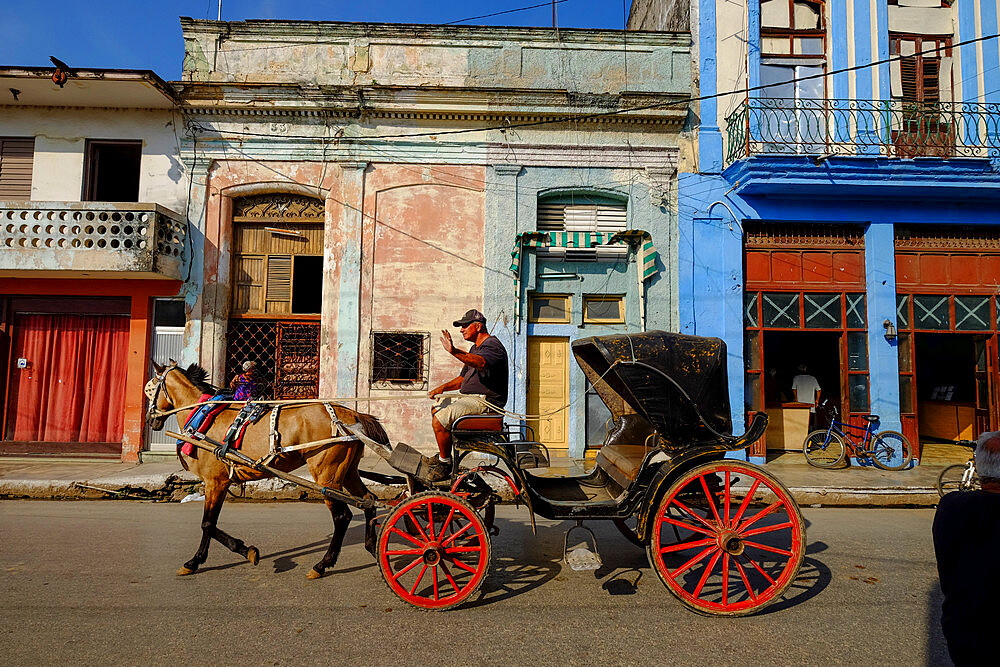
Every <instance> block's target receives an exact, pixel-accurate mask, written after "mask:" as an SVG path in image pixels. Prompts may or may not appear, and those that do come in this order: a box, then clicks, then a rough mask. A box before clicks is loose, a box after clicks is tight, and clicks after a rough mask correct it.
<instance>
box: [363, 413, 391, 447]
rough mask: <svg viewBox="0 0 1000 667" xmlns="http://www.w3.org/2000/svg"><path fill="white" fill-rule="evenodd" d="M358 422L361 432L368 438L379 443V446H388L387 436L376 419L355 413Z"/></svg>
mask: <svg viewBox="0 0 1000 667" xmlns="http://www.w3.org/2000/svg"><path fill="white" fill-rule="evenodd" d="M357 415H358V422H359V423H360V424H361V430H362V431H364V434H365V435H367V436H368V437H369V438H371V439H372V440H374V441H375V442H377V443H379V444H380V445H388V444H389V435H388V434H387V433H386V432H385V429H384V428H382V424H381V423H380V422H379V420H378V418H377V417H375V416H374V415H368V414H365V413H363V412H359V413H357Z"/></svg>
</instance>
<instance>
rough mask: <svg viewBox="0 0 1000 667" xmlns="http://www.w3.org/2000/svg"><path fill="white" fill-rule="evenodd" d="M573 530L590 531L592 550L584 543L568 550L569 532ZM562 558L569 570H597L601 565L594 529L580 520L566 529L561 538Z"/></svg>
mask: <svg viewBox="0 0 1000 667" xmlns="http://www.w3.org/2000/svg"><path fill="white" fill-rule="evenodd" d="M574 530H585V531H587V532H588V533H590V541H591V542H593V544H594V550H593V551H591V550H590V549H589V548H587V545H586V543H584V546H581V547H577V548H575V549H573V551H569V534H570V533H572V532H573V531H574ZM563 560H564V561H566V564H567V565H569V567H570V569H571V570H575V571H577V572H583V571H586V570H597V569H599V568H600V567H601V565H602V563H601V557H600V555H598V553H597V537H595V536H594V531H592V530H591V529H590V528H587V527H586V526H584V525H583V521H582V520H577V522H576V525H575V526H573V527H572V528H570V529H569V530H567V531H566V536H565V537H564V538H563Z"/></svg>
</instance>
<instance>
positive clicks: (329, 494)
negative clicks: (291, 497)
mask: <svg viewBox="0 0 1000 667" xmlns="http://www.w3.org/2000/svg"><path fill="white" fill-rule="evenodd" d="M164 433H165V434H166V435H167V436H169V437H171V438H177V439H178V440H182V441H184V442H187V443H189V444H191V445H193V446H195V447H197V448H198V449H202V450H204V451H206V452H212V453H214V452H215V451H216V449H217V446H213V444H212V443H207V442H205V441H202V440H195V439H194V438H191V437H189V436H186V435H183V434H181V433H174V432H173V431H164ZM215 444H216V445H217V443H215ZM220 460H222V461H225V462H226V463H232V464H234V465H238V466H243V467H245V468H252V469H253V470H256V471H258V472H262V473H267V474H268V475H271V476H272V477H277V478H278V479H281V480H284V481H286V482H291V483H292V484H295V485H296V486H301V487H304V488H306V489H309V490H310V491H315V492H316V493H319V494H321V495H322V496H324V497H325V498H330V499H331V500H339V501H341V502H345V503H347V504H348V505H351V506H352V507H357V508H358V509H363V510H366V509H372V508H374V507H376V506H377V505H378V501H376V500H375V499H374V498H358V497H357V496H352V495H351V494H349V493H346V492H344V491H340V490H338V489H331V488H330V487H328V486H322V485H320V484H317V483H315V482H313V481H311V480H308V479H306V478H305V477H299V476H298V475H293V474H291V473H288V472H284V471H283V470H278V469H277V468H274V467H272V466H269V465H266V464H264V463H258V462H256V461H252V460H250V459H248V458H247V457H245V456H243V455H242V454H234V453H233V452H226V453H225V454H224V455H223V457H222V458H221V459H220Z"/></svg>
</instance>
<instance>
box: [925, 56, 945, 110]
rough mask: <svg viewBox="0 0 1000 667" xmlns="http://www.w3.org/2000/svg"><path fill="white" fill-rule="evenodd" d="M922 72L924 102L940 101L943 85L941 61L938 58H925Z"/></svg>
mask: <svg viewBox="0 0 1000 667" xmlns="http://www.w3.org/2000/svg"><path fill="white" fill-rule="evenodd" d="M923 61H924V62H923V68H922V72H921V79H922V80H921V82H920V83H921V86H920V87H921V88H922V91H921V92H922V93H923V95H922V99H921V101H922V102H940V101H941V86H940V76H939V73H940V71H941V61H940V60H938V59H937V58H924V59H923Z"/></svg>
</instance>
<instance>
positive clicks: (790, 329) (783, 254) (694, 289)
mask: <svg viewBox="0 0 1000 667" xmlns="http://www.w3.org/2000/svg"><path fill="white" fill-rule="evenodd" d="M657 4H659V9H660V11H659V14H657V12H655V11H651V10H650V6H652V5H657ZM742 10H743V11H742V12H740V11H739V8H738V4H737V5H734V3H731V2H716V0H692V2H691V4H690V6H688V5H687V3H672V2H662V3H644V2H639V1H638V0H637V2H636V3H634V4H633V8H632V12H633V23H632V24H630V27H633V28H639V29H642V28H657V27H662V24H663V22H664V21H667V20H672V21H674V23H675V24H676V23H677V21H678V19H677V16H678V15H679V14H682V13H683V12H684V11H688V12H689V16H697V17H698V20H697V21H696V22H695V23H696V25H692V34H693V36H694V39H695V46H696V53H697V56H696V61H697V65H696V66H697V70H698V81H699V82H700V89H697V90H696V96H698V97H699V98H700V99H699V101H698V102H697V103H696V104H695V106H694V114H693V115H692V117H693V118H694V119H695V120H694V121H693V124H692V131H693V133H694V135H695V136H696V142H695V146H694V148H693V152H694V153H695V155H696V164H697V168H696V169H692V170H691V171H690V173H681V174H680V175H679V185H678V207H679V214H678V218H679V248H678V255H679V260H678V266H679V270H678V281H679V286H678V288H679V297H678V304H679V309H680V312H679V325H680V331H681V332H683V333H691V334H698V335H707V336H718V337H721V338H723V339H724V340H725V341H726V343H727V346H728V350H729V378H730V385H731V386H730V396H731V402H732V406H733V415H732V416H733V422H734V428H738V425H739V424H742V423H744V420H745V417H746V415H747V413H748V412H750V411H754V410H767V411H768V413H769V415H770V417H771V427H770V428H769V430H768V435H767V437H766V443H760V444H759V445H758V446H757V447H755V448H754V449H752V450H750V452H749V453H748V456H749V458H750V459H751V460H754V461H757V462H763V461H764V460H765V459H766V457H768V456H773V455H775V454H779V453H781V451H783V450H796V449H797V450H799V451H801V444H802V437H803V435H804V433H805V432H806V431H807V429H808V428H810V427H814V426H816V425H817V421H820V422H821V421H822V415H821V416H820V419H819V420H817V418H816V416H815V415H814V416H810V415H809V412H808V408H807V406H804V405H801V404H800V403H801V399H802V397H796V396H795V394H794V392H792V389H791V385H792V380H793V377H794V376H795V375H797V374H802V373H808V374H811V375H813V376H815V377H816V378H817V379H818V380H819V384H820V386H821V388H822V391H821V397H822V398H827V399H829V400H830V403H831V404H832V405H835V406H836V407H837V408H838V409H839V411H840V414H841V415H842V416H843V417H846V418H847V419H849V420H850V421H851V422H853V423H859V424H860V423H864V422H863V417H864V415H867V414H872V413H874V414H877V415H879V416H880V420H881V421H880V428H882V429H895V430H901V431H903V432H904V433H905V434H906V435H907V436H908V437H909V439H910V440H911V442H912V443H913V446H914V450H915V454H916V456H917V458H918V459H919V458H922V454H923V452H924V451H925V450H926V451H931V450H930V449H927V446H928V445H932V444H933V443H936V442H946V441H950V440H955V439H959V438H972V437H975V436H976V435H978V433H979V432H982V431H985V430H992V429H996V428H998V426H1000V424H998V419H1000V407H998V404H1000V391H998V386H1000V383H998V375H997V367H998V357H997V329H998V322H1000V320H998V318H1000V312H998V303H997V293H998V288H997V285H998V284H1000V260H998V257H1000V255H998V253H1000V201H998V200H1000V140H998V139H1000V104H998V103H1000V40H998V39H997V38H996V37H995V36H996V34H997V28H998V23H997V6H996V3H995V2H982V3H980V2H968V1H964V0H957V1H956V2H950V1H948V0H941V1H937V0H935V1H934V2H930V1H928V0H890V2H889V3H886V2H884V1H883V2H874V1H873V2H867V1H850V0H825V1H824V0H763V1H761V0H748V1H747V2H746V3H745V4H743V7H742ZM695 12H696V13H695ZM640 15H641V16H642V17H644V20H645V21H646V24H643V23H642V22H640V21H638V20H637V17H638V16H640ZM657 20H658V21H659V22H660V24H661V25H656V21H657ZM683 171H684V170H683V169H682V172H683ZM800 367H805V368H806V370H805V371H803V370H800ZM796 398H798V399H800V400H796ZM822 398H821V400H822ZM810 422H811V423H810Z"/></svg>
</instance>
